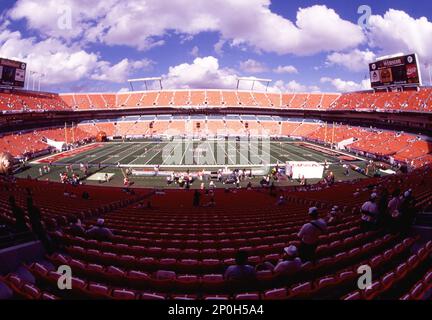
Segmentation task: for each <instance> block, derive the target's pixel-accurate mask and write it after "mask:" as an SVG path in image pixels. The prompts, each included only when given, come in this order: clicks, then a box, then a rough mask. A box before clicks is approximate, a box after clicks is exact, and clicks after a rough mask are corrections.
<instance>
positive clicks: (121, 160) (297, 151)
mask: <svg viewBox="0 0 432 320" xmlns="http://www.w3.org/2000/svg"><path fill="white" fill-rule="evenodd" d="M251 143H252V144H251ZM251 143H250V142H248V141H225V140H222V141H212V140H207V141H196V140H173V141H127V142H121V141H120V142H107V143H103V144H101V145H97V146H96V147H95V148H93V149H90V150H88V149H87V150H86V149H83V151H82V152H80V149H76V150H74V154H73V155H70V154H68V153H64V154H56V155H54V157H51V158H50V157H48V158H43V159H36V160H35V161H33V162H32V163H31V164H30V168H29V169H27V170H25V171H23V172H21V173H19V174H18V176H21V177H26V176H30V177H32V178H39V179H50V180H52V181H59V174H60V172H62V171H64V170H65V166H66V165H73V169H74V171H75V172H77V173H79V174H80V175H81V176H82V173H81V172H80V171H79V164H80V163H84V164H88V165H89V167H90V169H89V173H88V177H89V176H91V175H92V174H94V173H97V172H99V173H103V174H105V173H109V174H113V177H112V179H111V181H110V182H108V183H104V185H110V186H120V185H122V182H123V173H122V172H121V170H122V169H120V168H118V167H117V166H118V164H120V166H121V167H122V168H133V169H140V168H142V169H146V168H147V169H152V168H153V167H154V166H155V165H159V166H160V170H161V171H164V170H170V171H186V170H187V169H190V170H191V171H201V170H203V169H205V170H209V171H216V170H217V169H219V168H225V167H228V168H230V169H235V168H238V169H249V168H267V169H270V168H271V167H272V166H275V165H276V164H277V163H279V164H280V165H282V164H285V163H286V162H287V161H315V162H319V163H323V162H325V161H326V162H327V163H328V164H330V168H329V170H331V171H333V172H334V174H335V176H336V179H338V180H348V179H357V178H364V177H365V176H364V175H361V174H359V173H357V172H354V171H351V172H350V175H349V176H345V175H344V174H343V168H342V166H341V164H340V160H339V159H338V158H337V156H336V155H333V156H330V155H326V154H324V153H321V152H319V151H315V150H311V149H309V148H305V147H303V146H300V145H298V144H297V143H296V142H293V141H283V142H276V141H272V142H270V141H268V140H267V141H264V142H262V141H258V142H257V141H252V142H251ZM41 160H42V161H45V163H42V162H39V161H41ZM47 161H52V170H51V172H50V173H47V174H42V176H41V175H40V174H39V168H40V167H41V166H43V165H44V164H46V162H47ZM353 163H355V164H356V165H358V166H361V167H364V165H365V164H364V161H362V160H360V159H359V160H358V161H355V162H353ZM131 179H132V181H133V182H134V185H135V186H138V187H166V183H165V182H166V181H165V178H164V177H139V176H134V177H132V178H131ZM259 179H260V177H256V178H255V179H254V181H252V182H253V183H258V181H259ZM84 181H85V183H88V184H98V181H90V180H86V179H84ZM317 181H318V179H313V180H311V181H309V182H310V183H314V182H317ZM246 183H247V182H245V184H246ZM296 183H297V182H283V183H282V184H283V185H292V184H296ZM192 187H199V185H198V184H197V185H195V186H192Z"/></svg>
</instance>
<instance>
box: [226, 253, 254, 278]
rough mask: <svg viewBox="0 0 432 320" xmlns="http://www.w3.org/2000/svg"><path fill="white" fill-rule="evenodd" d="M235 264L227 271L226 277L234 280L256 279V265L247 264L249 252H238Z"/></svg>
mask: <svg viewBox="0 0 432 320" xmlns="http://www.w3.org/2000/svg"><path fill="white" fill-rule="evenodd" d="M235 262H236V264H235V265H232V266H229V267H228V268H227V270H226V271H225V274H224V278H225V279H226V280H234V281H250V280H255V277H256V274H255V269H254V267H252V266H250V265H248V264H247V262H248V253H247V252H246V251H244V250H239V251H237V253H236V257H235Z"/></svg>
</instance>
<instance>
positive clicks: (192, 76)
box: [163, 56, 237, 89]
mask: <svg viewBox="0 0 432 320" xmlns="http://www.w3.org/2000/svg"><path fill="white" fill-rule="evenodd" d="M163 79H164V82H163V83H164V87H165V88H174V89H180V88H200V89H203V88H206V89H207V88H209V89H211V88H218V89H219V88H220V89H224V88H230V89H233V88H235V85H236V81H237V76H236V75H235V73H234V71H233V70H230V69H227V68H220V66H219V61H218V59H217V58H215V57H212V56H208V57H203V58H196V59H195V60H194V61H193V63H191V64H189V63H182V64H179V65H177V66H173V67H170V68H169V70H168V74H166V75H163Z"/></svg>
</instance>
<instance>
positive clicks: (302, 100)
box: [0, 88, 432, 113]
mask: <svg viewBox="0 0 432 320" xmlns="http://www.w3.org/2000/svg"><path fill="white" fill-rule="evenodd" d="M165 106H166V107H186V106H187V107H249V108H250V107H254V108H271V109H306V110H308V109H310V110H327V111H331V110H358V111H364V110H374V111H383V112H386V111H402V112H431V111H432V89H430V88H423V89H420V90H419V91H406V92H397V93H388V92H386V93H379V92H378V93H369V92H363V93H348V94H327V93H290V94H285V93H279V94H277V93H266V92H261V93H260V92H251V91H228V90H177V91H165V90H164V91H145V92H124V93H88V94H86V93H79V94H78V93H77V94H61V95H56V94H40V93H34V92H33V93H26V92H24V91H14V92H9V91H4V92H2V93H0V111H2V112H3V113H7V112H35V111H61V110H76V111H79V110H104V109H126V108H146V107H165Z"/></svg>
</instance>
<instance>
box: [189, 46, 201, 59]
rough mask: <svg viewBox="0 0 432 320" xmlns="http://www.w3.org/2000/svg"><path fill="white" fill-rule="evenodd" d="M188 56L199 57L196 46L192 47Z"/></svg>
mask: <svg viewBox="0 0 432 320" xmlns="http://www.w3.org/2000/svg"><path fill="white" fill-rule="evenodd" d="M190 55H191V56H192V57H198V56H199V48H198V47H197V46H194V47H193V48H192V50H191V51H190Z"/></svg>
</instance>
